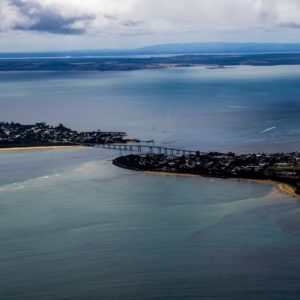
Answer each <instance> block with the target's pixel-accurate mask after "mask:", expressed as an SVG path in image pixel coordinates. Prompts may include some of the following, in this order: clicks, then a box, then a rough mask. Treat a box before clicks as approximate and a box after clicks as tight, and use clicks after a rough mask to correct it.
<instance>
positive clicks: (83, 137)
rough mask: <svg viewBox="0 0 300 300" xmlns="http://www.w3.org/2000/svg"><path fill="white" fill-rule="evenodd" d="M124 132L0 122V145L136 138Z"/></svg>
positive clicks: (53, 143)
mask: <svg viewBox="0 0 300 300" xmlns="http://www.w3.org/2000/svg"><path fill="white" fill-rule="evenodd" d="M125 137H126V133H125V132H102V131H100V130H98V131H89V132H77V131H75V130H71V129H69V128H67V127H65V126H64V125H63V124H59V125H58V126H50V125H47V124H46V123H43V122H41V123H36V124H33V125H23V124H20V123H14V122H0V147H1V148H7V147H31V146H64V145H70V146H71V145H86V146H88V145H94V144H110V143H127V142H129V141H134V142H139V141H138V140H129V139H126V138H125Z"/></svg>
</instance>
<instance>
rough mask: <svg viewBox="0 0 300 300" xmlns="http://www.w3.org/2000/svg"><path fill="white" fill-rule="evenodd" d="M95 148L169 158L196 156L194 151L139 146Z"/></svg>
mask: <svg viewBox="0 0 300 300" xmlns="http://www.w3.org/2000/svg"><path fill="white" fill-rule="evenodd" d="M95 147H98V148H103V149H110V150H119V151H127V152H137V153H155V154H165V155H170V156H175V155H195V154H196V151H190V150H182V149H176V148H168V147H160V146H149V145H140V144H97V145H95Z"/></svg>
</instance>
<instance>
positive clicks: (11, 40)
mask: <svg viewBox="0 0 300 300" xmlns="http://www.w3.org/2000/svg"><path fill="white" fill-rule="evenodd" d="M299 12H300V0H0V52H18V51H52V50H71V49H78V50H79V49H130V48H137V47H142V46H146V45H151V44H163V43H185V42H283V43H297V42H300V13H299Z"/></svg>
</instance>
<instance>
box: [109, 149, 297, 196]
mask: <svg viewBox="0 0 300 300" xmlns="http://www.w3.org/2000/svg"><path fill="white" fill-rule="evenodd" d="M113 164H114V165H116V166H118V167H121V168H126V169H130V170H135V171H143V172H147V173H151V174H174V175H184V176H190V175H200V176H204V177H215V178H223V179H227V178H230V179H237V180H252V181H256V182H257V181H258V182H264V183H276V184H277V186H278V189H279V190H280V191H284V192H286V193H288V194H290V195H292V196H296V195H297V196H300V153H298V152H293V153H274V154H265V153H262V154H254V153H252V154H234V153H232V152H229V153H218V152H208V153H202V152H201V153H200V152H196V154H189V155H177V156H174V155H173V156H172V155H166V154H155V153H150V154H131V155H127V156H121V157H118V158H116V159H114V160H113Z"/></svg>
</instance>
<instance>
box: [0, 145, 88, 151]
mask: <svg viewBox="0 0 300 300" xmlns="http://www.w3.org/2000/svg"><path fill="white" fill-rule="evenodd" d="M83 147H86V146H81V145H79V146H33V147H10V148H0V151H23V150H27V151H29V150H46V149H49V150H50V149H78V148H83Z"/></svg>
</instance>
